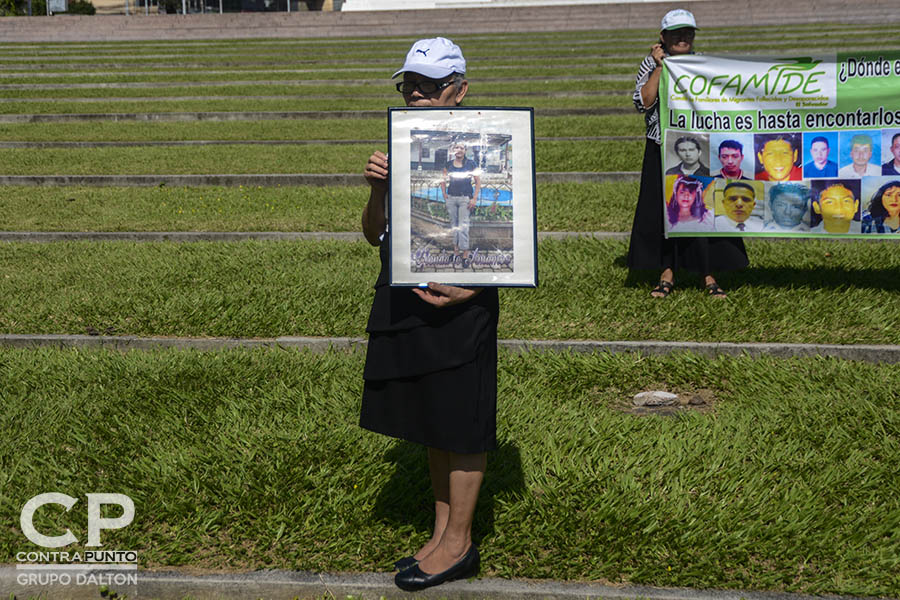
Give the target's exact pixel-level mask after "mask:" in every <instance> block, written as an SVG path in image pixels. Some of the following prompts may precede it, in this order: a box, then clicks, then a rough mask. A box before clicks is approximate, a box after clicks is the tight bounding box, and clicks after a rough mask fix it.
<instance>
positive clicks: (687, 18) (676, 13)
mask: <svg viewBox="0 0 900 600" xmlns="http://www.w3.org/2000/svg"><path fill="white" fill-rule="evenodd" d="M685 27H693V28H694V29H699V27H697V21H696V20H695V19H694V15H693V14H691V11H689V10H684V9H683V8H676V9H675V10H670V11H669V12H667V13H666V16H664V17H663V18H662V26H661V27H660V30H661V31H672V30H673V29H683V28H685Z"/></svg>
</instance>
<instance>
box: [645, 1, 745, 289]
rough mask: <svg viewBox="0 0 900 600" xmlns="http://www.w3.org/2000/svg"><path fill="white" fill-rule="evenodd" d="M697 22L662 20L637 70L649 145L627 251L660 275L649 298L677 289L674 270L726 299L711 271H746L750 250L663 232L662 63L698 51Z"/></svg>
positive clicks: (681, 14)
mask: <svg viewBox="0 0 900 600" xmlns="http://www.w3.org/2000/svg"><path fill="white" fill-rule="evenodd" d="M696 30H697V23H696V21H695V20H694V15H692V14H691V13H690V12H688V11H686V10H684V9H676V10H672V11H669V12H668V13H666V16H665V17H663V19H662V28H661V31H660V33H659V42H658V43H656V44H654V45H653V46H652V47H651V48H650V55H649V56H647V58H645V59H644V61H643V62H642V63H641V66H640V68H639V69H638V75H637V79H636V82H635V90H634V105H635V107H636V108H637V109H638V111H639V112H642V113H644V116H645V119H646V121H647V145H646V147H645V149H644V164H643V166H642V168H641V190H640V193H639V195H638V203H637V208H636V209H635V212H634V224H633V225H632V226H631V243H630V246H629V248H628V267H629V268H630V269H655V270H662V273H661V274H660V276H659V284H658V285H657V286H656V287H655V288H653V290H652V291H651V292H650V295H652V296H654V297H656V298H665V297H666V296H668V295H669V294H670V293H671V292H672V290H673V289H674V287H675V283H674V281H675V270H677V269H686V270H688V271H693V272H695V273H699V274H700V275H703V276H704V280H705V281H704V283H705V285H706V289H707V292H708V293H709V295H710V296H714V297H717V298H724V297H725V291H724V290H723V289H722V288H721V287H719V284H718V283H717V282H716V279H715V277H713V275H712V273H713V271H733V270H737V269H742V268H744V267H746V266H747V264H748V263H749V261H748V260H747V251H746V250H745V249H744V241H743V240H742V239H740V238H724V237H722V238H705V237H691V238H672V239H666V238H665V234H664V229H663V209H662V195H663V192H662V188H663V181H662V174H661V173H660V164H661V153H660V148H659V146H660V143H661V141H660V130H659V78H660V75H661V73H662V68H663V67H662V64H663V60H665V58H666V57H667V56H677V55H679V54H689V53H691V52H692V51H693V48H694V34H695V32H696Z"/></svg>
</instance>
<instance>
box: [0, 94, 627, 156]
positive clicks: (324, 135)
mask: <svg viewBox="0 0 900 600" xmlns="http://www.w3.org/2000/svg"><path fill="white" fill-rule="evenodd" d="M387 106H388V104H385V105H384V106H382V107H381V108H382V109H384V117H382V118H376V119H291V120H283V119H280V120H259V121H206V122H184V123H178V122H161V123H142V122H127V123H122V122H119V123H116V122H113V121H100V122H97V123H91V124H90V126H89V127H87V126H85V124H84V123H0V138H2V139H3V140H5V141H21V142H52V141H59V142H65V141H103V142H116V141H178V140H294V139H309V140H321V139H326V140H328V139H344V140H348V139H374V140H384V142H383V143H384V144H385V146H386V145H387ZM534 134H535V136H537V137H564V136H570V137H571V136H584V135H633V136H643V135H644V121H643V119H642V118H641V116H640V115H639V114H638V113H637V112H635V113H634V114H630V115H586V116H571V117H544V116H540V115H537V116H536V117H535V119H534Z"/></svg>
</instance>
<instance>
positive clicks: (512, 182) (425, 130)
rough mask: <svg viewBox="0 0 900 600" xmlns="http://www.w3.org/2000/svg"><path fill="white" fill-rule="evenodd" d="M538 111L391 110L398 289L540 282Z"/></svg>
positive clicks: (393, 282)
mask: <svg viewBox="0 0 900 600" xmlns="http://www.w3.org/2000/svg"><path fill="white" fill-rule="evenodd" d="M533 123H534V112H533V110H532V109H530V108H470V107H465V108H461V107H455V108H439V109H433V108H392V109H390V110H389V112H388V129H389V136H390V144H389V145H390V151H389V152H390V164H391V169H390V204H389V209H388V210H389V221H390V229H391V238H390V239H391V248H390V254H391V285H397V286H422V285H425V284H426V283H427V282H431V281H434V282H437V283H444V284H451V285H465V286H520V287H534V286H536V285H537V226H536V224H537V218H536V215H535V184H534V135H533V130H534V127H533Z"/></svg>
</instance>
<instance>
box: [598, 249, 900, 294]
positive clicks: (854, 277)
mask: <svg viewBox="0 0 900 600" xmlns="http://www.w3.org/2000/svg"><path fill="white" fill-rule="evenodd" d="M613 264H614V265H615V266H617V267H621V268H626V269H627V268H628V265H626V264H625V257H624V256H619V257H617V258H616V259H615V261H613ZM660 272H661V271H652V270H646V269H642V270H630V271H628V275H627V276H626V277H625V281H624V284H623V285H624V286H625V287H627V288H644V287H646V288H648V289H649V288H652V287H653V286H654V285H656V284H657V282H658V281H659V274H660ZM713 275H715V277H716V281H718V282H719V284H720V285H721V286H722V287H723V288H725V289H726V290H731V289H735V290H736V289H740V288H742V287H743V286H745V285H748V286H753V287H756V288H804V287H806V288H823V289H843V288H856V289H871V290H884V291H889V292H898V291H900V269H896V268H893V269H892V268H889V267H886V268H880V269H872V268H868V269H845V268H842V267H839V266H834V267H815V268H811V267H802V268H793V267H754V266H753V265H752V264H751V265H750V266H749V267H747V268H746V269H744V270H742V271H732V272H724V273H713ZM681 281H684V282H685V285H683V286H681V287H692V286H698V287H701V288H702V287H703V285H702V284H703V278H702V277H701V276H700V275H698V274H696V273H691V272H689V271H676V272H675V283H676V285H678V283H679V282H681ZM648 293H649V292H648Z"/></svg>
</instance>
